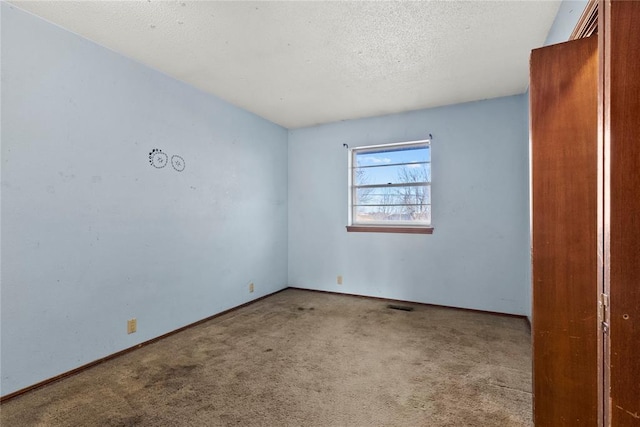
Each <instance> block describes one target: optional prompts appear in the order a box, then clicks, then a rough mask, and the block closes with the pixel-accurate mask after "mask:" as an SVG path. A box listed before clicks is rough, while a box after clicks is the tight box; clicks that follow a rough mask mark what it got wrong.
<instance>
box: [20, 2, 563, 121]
mask: <svg viewBox="0 0 640 427" xmlns="http://www.w3.org/2000/svg"><path fill="white" fill-rule="evenodd" d="M10 3H12V4H14V5H16V6H18V7H20V8H22V9H25V10H28V11H30V12H32V13H34V14H36V15H39V16H41V17H43V18H45V19H47V20H49V21H51V22H54V23H56V24H58V25H60V26H62V27H64V28H67V29H69V30H71V31H73V32H75V33H78V34H80V35H82V36H84V37H86V38H88V39H90V40H93V41H95V42H97V43H98V44H101V45H103V46H106V47H108V48H110V49H112V50H114V51H116V52H119V53H121V54H123V55H125V56H128V57H130V58H133V59H135V60H137V61H139V62H141V63H143V64H146V65H148V66H151V67H153V68H155V69H158V70H161V71H162V72H164V73H166V74H168V75H170V76H173V77H175V78H177V79H179V80H182V81H184V82H186V83H189V84H191V85H193V86H196V87H198V88H200V89H202V90H204V91H206V92H209V93H212V94H215V95H217V96H219V97H220V98H222V99H225V100H227V101H229V102H230V103H232V104H235V105H237V106H240V107H243V108H245V109H247V110H249V111H251V112H253V113H255V114H257V115H259V116H262V117H264V118H266V119H269V120H271V121H273V122H275V123H278V124H280V125H282V126H284V127H287V128H297V127H302V126H309V125H314V124H319V123H326V122H332V121H338V120H345V119H352V118H360V117H368V116H375V115H380V114H387V113H395V112H402V111H408V110H416V109H420V108H426V107H434V106H439V105H448V104H454V103H459V102H466V101H473V100H478V99H486V98H494V97H498V96H505V95H513V94H518V93H522V92H524V91H525V90H526V87H527V82H528V63H529V53H530V50H531V49H532V48H536V47H539V46H542V44H543V42H544V40H545V37H546V35H547V33H548V31H549V28H550V27H551V25H552V23H553V19H554V17H555V15H556V13H557V11H558V7H559V4H560V2H559V1H548V0H547V1H495V2H494V1H422V2H346V1H341V2H330V1H321V2H297V1H294V2H273V1H260V2H244V1H235V2H219V1H215V2H210V1H178V2H167V1H155V0H144V1H129V2H120V1H115V2H111V1H84V2H66V1H65V2H56V1H46V2H37V1H26V2H25V1H11V2H10Z"/></svg>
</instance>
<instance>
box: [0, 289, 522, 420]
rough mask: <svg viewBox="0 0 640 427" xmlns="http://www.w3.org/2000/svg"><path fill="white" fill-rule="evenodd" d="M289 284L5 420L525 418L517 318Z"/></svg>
mask: <svg viewBox="0 0 640 427" xmlns="http://www.w3.org/2000/svg"><path fill="white" fill-rule="evenodd" d="M412 306H413V307H414V308H415V310H414V311H411V312H407V311H398V310H392V309H389V308H387V303H386V302H385V301H380V300H374V299H365V298H358V297H351V296H344V295H332V294H323V293H317V292H309V291H301V290H295V289H288V290H286V291H284V292H281V293H278V294H276V295H273V296H271V297H268V298H266V299H264V300H261V301H258V302H257V303H254V304H252V305H249V306H247V307H244V308H242V309H239V310H236V311H233V312H231V313H229V314H227V315H224V316H221V317H218V318H216V319H214V320H212V321H209V322H207V323H204V324H202V325H199V326H197V327H194V328H191V329H188V330H187V331H184V332H181V333H179V334H176V335H173V336H171V337H169V338H166V339H164V340H161V341H159V342H157V343H154V344H151V345H149V346H146V347H143V348H141V349H139V350H136V351H134V352H131V353H128V354H126V355H124V356H122V357H119V358H116V359H114V360H111V361H109V362H106V363H104V364H101V365H99V366H96V367H94V368H91V369H89V370H87V371H84V372H82V373H80V374H78V375H75V376H72V377H70V378H67V379H65V380H62V381H59V382H57V383H54V384H51V385H49V386H46V387H43V388H40V389H37V390H35V391H33V392H30V393H27V394H25V395H22V396H20V397H17V398H15V399H12V400H9V401H8V402H5V403H4V404H3V405H2V406H1V408H0V411H1V412H0V420H1V425H2V427H11V426H20V427H22V426H136V425H141V426H229V425H234V426H235V425H237V426H457V427H458V426H483V427H486V426H530V425H531V424H532V422H531V355H530V346H531V340H530V333H529V329H528V326H527V325H526V322H525V321H524V320H522V319H519V318H511V317H505V316H498V315H491V314H484V313H476V312H470V311H463V310H455V309H447V308H441V307H431V306H421V305H412Z"/></svg>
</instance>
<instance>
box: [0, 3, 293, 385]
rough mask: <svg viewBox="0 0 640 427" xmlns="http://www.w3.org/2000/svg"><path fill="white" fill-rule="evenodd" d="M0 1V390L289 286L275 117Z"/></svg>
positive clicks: (282, 133) (283, 147)
mask: <svg viewBox="0 0 640 427" xmlns="http://www.w3.org/2000/svg"><path fill="white" fill-rule="evenodd" d="M0 6H1V8H2V21H1V23H2V123H1V124H2V133H1V137H2V150H1V151H2V210H1V214H2V222H1V226H2V266H1V267H2V277H1V280H2V303H1V313H2V326H1V328H2V329H1V334H2V359H1V363H2V365H1V375H2V378H1V380H2V381H1V383H2V387H1V393H2V395H6V394H8V393H11V392H13V391H15V390H18V389H20V388H23V387H26V386H29V385H31V384H34V383H36V382H39V381H42V380H44V379H47V378H50V377H52V376H55V375H57V374H60V373H62V372H65V371H68V370H70V369H73V368H76V367H78V366H80V365H82V364H85V363H88V362H91V361H93V360H96V359H98V358H101V357H103V356H106V355H109V354H112V353H114V352H117V351H119V350H122V349H124V348H127V347H131V346H133V345H135V344H137V343H140V342H143V341H146V340H149V339H151V338H154V337H157V336H159V335H161V334H164V333H166V332H169V331H171V330H174V329H176V328H179V327H181V326H184V325H186V324H189V323H191V322H194V321H197V320H200V319H202V318H205V317H207V316H210V315H213V314H215V313H218V312H220V311H222V310H225V309H228V308H230V307H234V306H237V305H239V304H242V303H244V302H247V301H249V300H251V299H254V298H257V297H260V296H262V295H265V294H268V293H271V292H274V291H277V290H279V289H282V288H283V287H285V286H286V283H287V131H286V130H285V129H283V128H281V127H279V126H276V125H274V124H272V123H270V122H268V121H266V120H263V119H261V118H259V117H257V116H254V115H252V114H249V113H247V112H245V111H243V110H241V109H239V108H236V107H233V106H231V105H229V104H227V103H225V102H223V101H221V100H219V99H217V98H215V97H212V96H210V95H207V94H204V93H202V92H200V91H198V90H196V89H193V88H191V87H189V86H187V85H185V84H182V83H180V82H177V81H175V80H173V79H171V78H169V77H167V76H165V75H163V74H161V73H158V72H156V71H154V70H151V69H149V68H146V67H144V66H142V65H140V64H137V63H135V62H133V61H131V60H128V59H126V58H123V57H122V56H120V55H117V54H115V53H113V52H111V51H108V50H106V49H104V48H102V47H100V46H97V45H95V44H93V43H91V42H89V41H87V40H84V39H82V38H80V37H78V36H76V35H74V34H71V33H69V32H67V31H65V30H63V29H61V28H58V27H56V26H53V25H51V24H49V23H46V22H44V21H42V20H40V19H38V18H35V17H33V16H31V15H28V14H26V13H24V12H22V11H20V10H17V9H15V8H14V7H13V6H10V5H8V4H6V3H2V4H1V5H0ZM153 148H160V149H162V150H163V151H165V152H166V153H167V154H169V156H171V155H173V154H178V155H180V156H182V157H183V158H184V159H185V161H186V169H185V170H184V172H182V173H179V172H176V171H174V170H173V169H172V168H171V166H167V167H165V168H163V169H154V168H153V167H151V166H150V165H149V161H148V153H149V152H150V151H151V150H152V149H153ZM250 281H253V282H254V283H255V286H256V291H255V293H253V294H250V293H249V291H248V283H249V282H250ZM133 317H135V318H137V320H138V332H137V333H135V334H132V335H127V333H126V321H127V319H129V318H133Z"/></svg>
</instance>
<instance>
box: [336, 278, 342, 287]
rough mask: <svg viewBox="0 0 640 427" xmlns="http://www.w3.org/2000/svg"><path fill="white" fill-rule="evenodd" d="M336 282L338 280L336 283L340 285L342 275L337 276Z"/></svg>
mask: <svg viewBox="0 0 640 427" xmlns="http://www.w3.org/2000/svg"><path fill="white" fill-rule="evenodd" d="M337 282H338V285H342V276H338V280H337Z"/></svg>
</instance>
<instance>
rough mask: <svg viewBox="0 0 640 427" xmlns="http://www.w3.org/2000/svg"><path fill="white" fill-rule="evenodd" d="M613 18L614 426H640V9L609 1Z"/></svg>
mask: <svg viewBox="0 0 640 427" xmlns="http://www.w3.org/2000/svg"><path fill="white" fill-rule="evenodd" d="M605 19H606V21H605V34H604V37H605V52H604V55H605V56H604V64H605V68H606V70H607V71H606V74H605V126H604V141H605V149H606V152H608V153H610V155H609V156H608V158H609V164H608V167H607V173H606V180H607V183H608V187H609V188H610V191H609V197H608V198H609V203H608V210H609V212H608V215H607V216H606V217H605V218H606V224H605V236H606V238H607V240H608V242H609V244H608V250H607V252H606V262H607V271H608V273H609V274H608V275H607V279H606V282H605V283H606V286H607V288H608V293H609V296H610V298H609V321H610V324H611V328H610V333H609V336H608V338H609V349H608V352H607V353H608V358H609V364H608V365H609V369H610V371H609V378H608V381H607V382H608V383H609V385H610V391H609V392H610V395H609V404H610V406H609V408H608V412H609V416H610V421H611V424H610V425H612V426H616V427H618V426H619V427H625V426H640V30H639V27H638V23H639V22H640V2H631V1H615V2H610V3H609V2H607V4H606V6H605ZM634 23H635V24H634Z"/></svg>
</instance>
